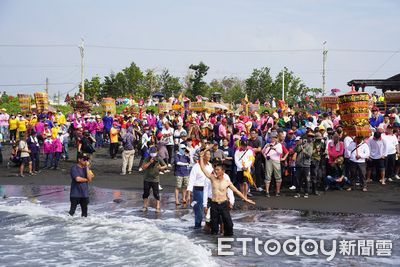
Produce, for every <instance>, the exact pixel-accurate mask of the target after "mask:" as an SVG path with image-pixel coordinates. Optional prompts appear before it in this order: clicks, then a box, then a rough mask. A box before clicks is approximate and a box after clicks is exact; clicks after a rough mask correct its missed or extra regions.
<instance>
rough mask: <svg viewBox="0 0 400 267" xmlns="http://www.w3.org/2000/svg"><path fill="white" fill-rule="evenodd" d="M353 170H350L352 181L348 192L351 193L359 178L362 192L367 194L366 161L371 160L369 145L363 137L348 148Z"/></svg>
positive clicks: (359, 137)
mask: <svg viewBox="0 0 400 267" xmlns="http://www.w3.org/2000/svg"><path fill="white" fill-rule="evenodd" d="M348 150H349V155H350V162H351V170H350V181H351V186H350V187H349V188H348V189H347V191H351V190H352V187H354V186H355V183H356V179H357V178H359V179H360V181H361V185H362V191H364V192H366V191H368V190H367V182H366V179H365V174H366V165H365V160H366V159H367V158H369V156H370V152H369V147H368V145H367V144H366V143H365V142H364V141H363V137H362V136H357V137H356V138H355V139H354V141H353V142H351V143H350V145H349V146H348Z"/></svg>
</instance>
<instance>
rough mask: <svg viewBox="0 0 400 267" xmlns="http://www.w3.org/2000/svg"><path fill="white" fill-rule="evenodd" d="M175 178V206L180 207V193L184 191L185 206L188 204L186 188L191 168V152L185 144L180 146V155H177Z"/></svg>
mask: <svg viewBox="0 0 400 267" xmlns="http://www.w3.org/2000/svg"><path fill="white" fill-rule="evenodd" d="M174 163H175V173H174V174H175V177H176V187H175V204H176V205H180V204H181V203H180V202H179V191H182V199H183V204H186V201H185V200H186V188H187V186H188V183H189V166H190V157H189V150H188V149H187V148H186V146H185V145H184V144H180V145H179V150H178V153H176V155H175V160H174Z"/></svg>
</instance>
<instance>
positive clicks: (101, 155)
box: [0, 146, 400, 214]
mask: <svg viewBox="0 0 400 267" xmlns="http://www.w3.org/2000/svg"><path fill="white" fill-rule="evenodd" d="M8 149H9V146H5V147H4V148H3V156H4V159H5V162H4V163H3V166H2V167H1V168H0V185H67V186H68V185H70V176H69V169H70V166H71V165H72V164H73V161H72V160H70V161H68V162H65V161H62V162H61V163H60V170H42V172H41V173H39V174H38V175H36V176H29V175H26V176H25V177H24V178H21V177H18V176H17V173H18V170H17V168H14V167H11V168H10V169H7V168H6V161H7V159H8V156H9V152H8ZM71 155H73V158H75V155H76V154H75V150H73V149H71ZM118 156H119V158H118V159H116V160H112V159H110V158H109V156H108V150H107V149H105V148H104V149H101V150H99V151H97V152H96V154H95V156H94V157H93V160H92V162H93V171H94V173H95V175H96V176H95V179H94V181H93V183H92V186H96V187H101V188H108V189H119V190H134V191H137V190H139V191H141V190H142V189H143V187H142V185H143V178H142V176H141V173H139V172H138V171H137V165H138V160H139V158H135V163H134V171H133V173H132V174H131V175H126V176H121V175H120V174H119V173H120V172H121V165H122V159H121V155H118ZM161 185H162V187H163V188H164V190H163V191H162V192H163V193H172V192H174V186H175V178H174V176H173V172H172V171H171V172H170V173H168V174H164V175H161ZM273 195H274V194H272V195H271V197H270V198H266V197H264V194H261V193H257V192H255V193H254V197H252V199H253V200H254V201H256V206H255V208H256V209H295V210H309V211H318V212H335V213H336V212H338V213H372V214H400V181H399V180H396V181H395V182H391V183H390V182H388V183H387V185H385V186H382V185H380V184H377V183H372V184H369V185H368V192H361V191H360V190H357V191H355V190H353V191H351V192H347V191H337V190H336V191H328V192H326V193H325V192H321V196H312V195H311V196H310V197H309V198H308V199H304V198H299V199H296V198H294V197H293V195H294V192H292V191H290V190H288V189H287V188H283V190H282V193H281V196H280V197H275V196H273ZM237 199H238V198H237ZM243 205H245V206H247V207H248V208H250V209H253V207H252V206H248V205H247V204H243V202H242V201H240V200H237V202H236V205H235V206H236V207H239V208H241V207H242V206H243Z"/></svg>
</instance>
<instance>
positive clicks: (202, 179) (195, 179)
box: [186, 151, 214, 229]
mask: <svg viewBox="0 0 400 267" xmlns="http://www.w3.org/2000/svg"><path fill="white" fill-rule="evenodd" d="M210 159H211V153H210V151H207V152H205V153H204V164H205V168H206V170H207V171H208V172H210V173H211V172H213V170H214V169H213V166H212V165H211V164H210ZM206 180H207V177H206V175H205V174H204V173H203V172H202V170H201V168H200V164H199V163H196V164H194V165H193V168H192V170H191V171H190V174H189V183H188V186H187V194H186V197H187V200H186V202H187V203H190V199H191V198H192V199H193V202H192V203H191V205H192V206H193V211H194V228H195V229H199V228H201V222H202V220H203V196H204V186H205V183H206Z"/></svg>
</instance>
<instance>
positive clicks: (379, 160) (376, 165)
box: [367, 132, 387, 184]
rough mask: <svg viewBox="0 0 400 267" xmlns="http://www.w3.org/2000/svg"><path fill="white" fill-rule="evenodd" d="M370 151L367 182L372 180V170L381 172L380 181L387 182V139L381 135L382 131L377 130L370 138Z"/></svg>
mask: <svg viewBox="0 0 400 267" xmlns="http://www.w3.org/2000/svg"><path fill="white" fill-rule="evenodd" d="M368 147H369V151H370V156H369V160H368V161H367V182H369V181H371V174H372V170H373V169H375V170H376V173H377V174H379V181H381V182H382V184H385V158H386V156H387V152H386V151H387V148H386V141H385V140H384V139H383V138H382V137H381V133H380V132H375V133H374V136H371V137H370V138H369V140H368Z"/></svg>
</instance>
